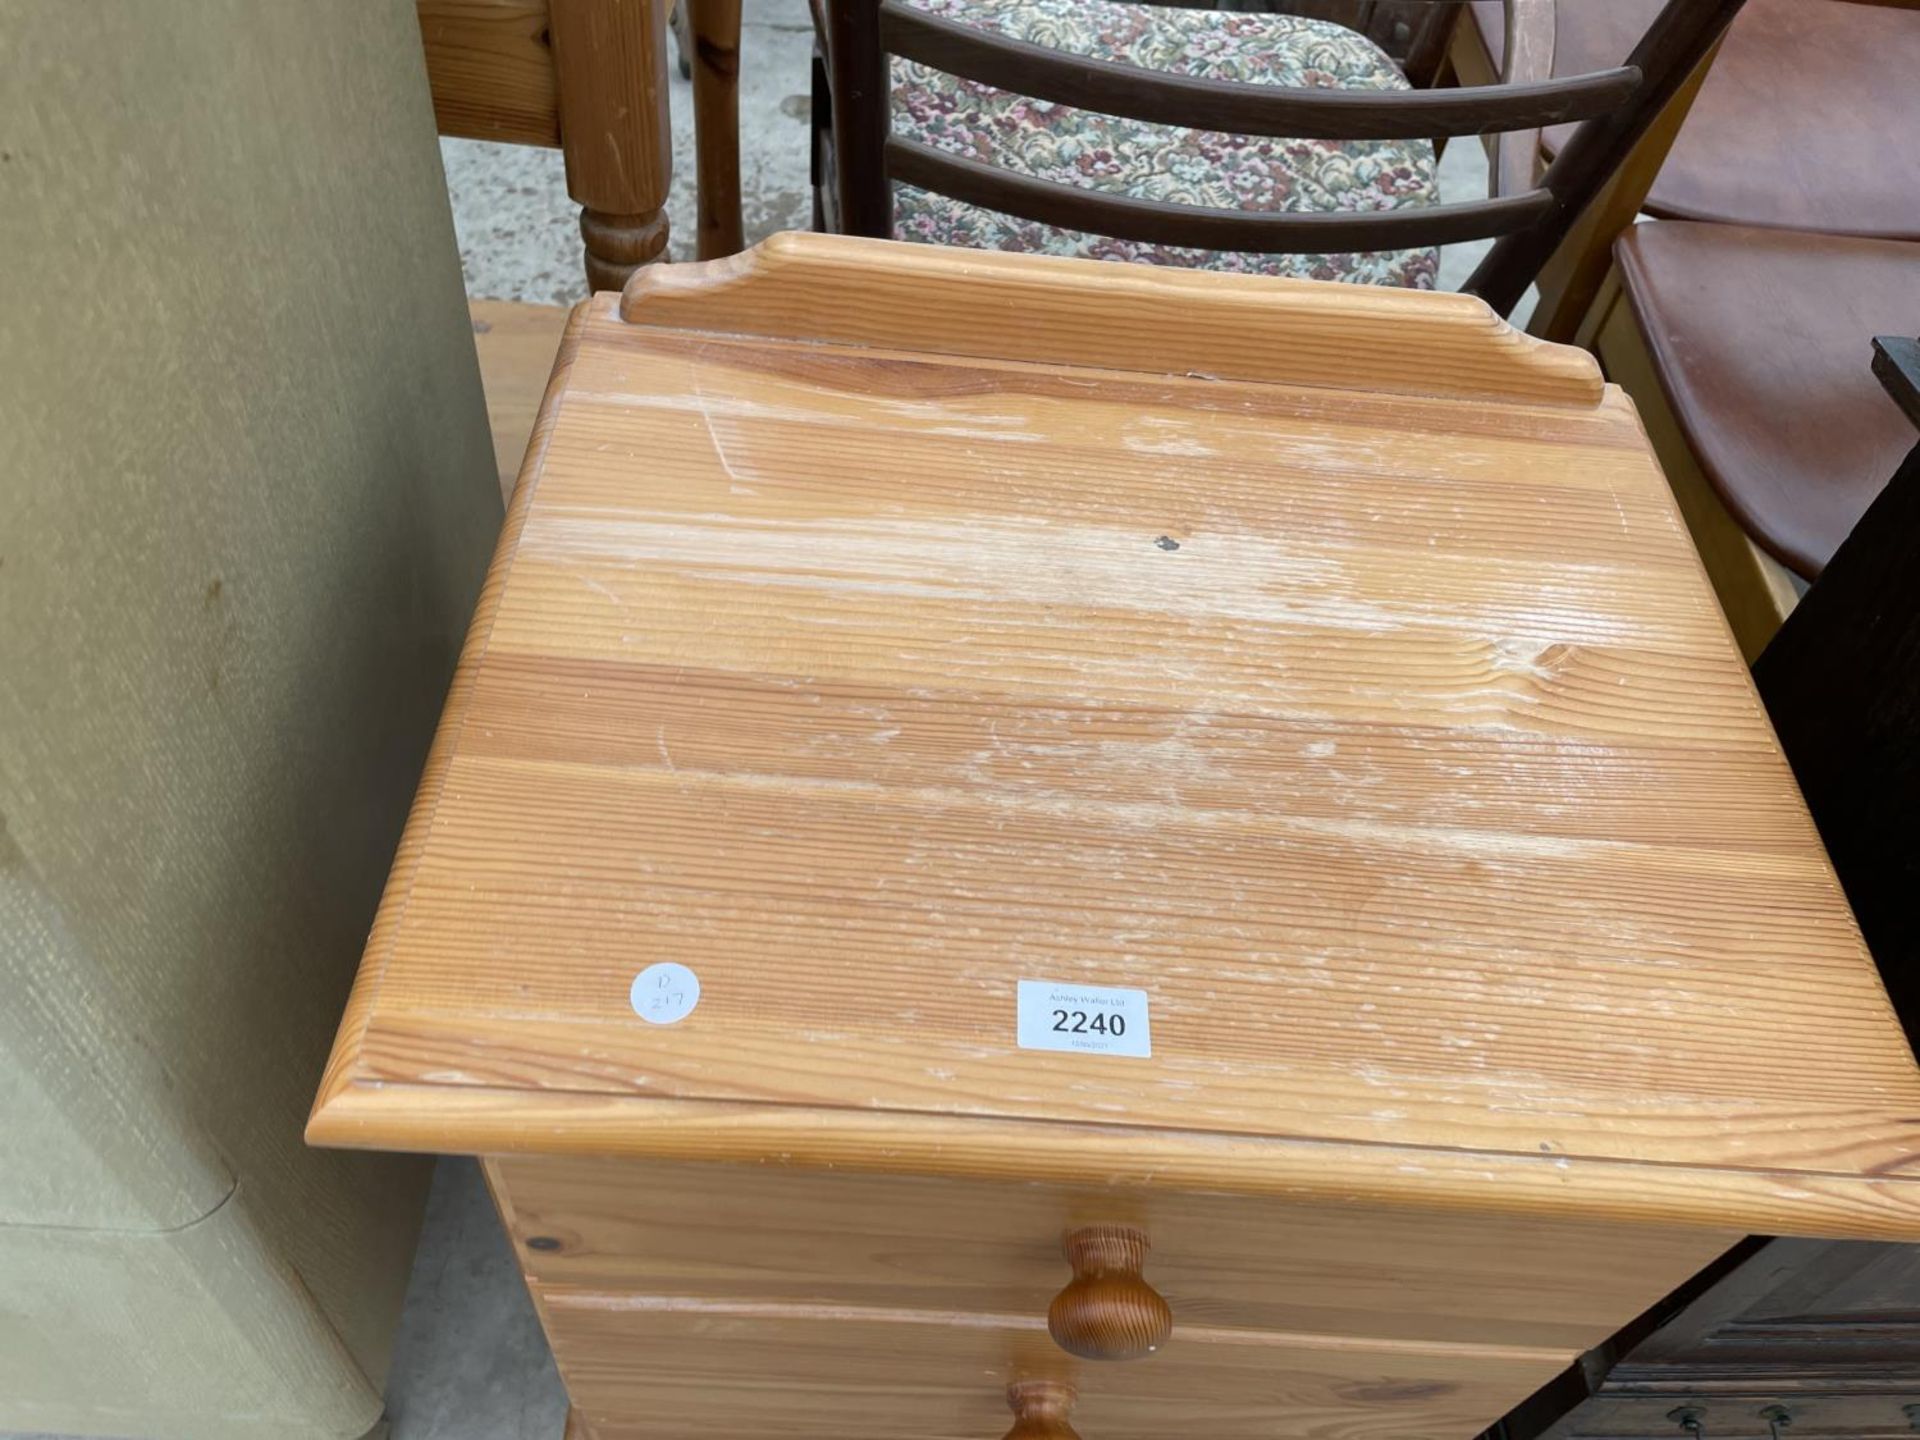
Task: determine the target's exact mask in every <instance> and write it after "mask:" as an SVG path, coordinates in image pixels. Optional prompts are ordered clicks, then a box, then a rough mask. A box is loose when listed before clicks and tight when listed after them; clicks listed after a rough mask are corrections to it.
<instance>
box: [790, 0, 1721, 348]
mask: <svg viewBox="0 0 1920 1440" xmlns="http://www.w3.org/2000/svg"><path fill="white" fill-rule="evenodd" d="M1595 3H1602V4H1604V3H1607V0H1595ZM1743 3H1744V0H1667V4H1666V5H1665V7H1664V9H1663V10H1662V11H1661V13H1660V15H1659V17H1658V19H1657V20H1656V21H1655V22H1654V24H1653V25H1652V27H1651V28H1650V29H1649V30H1648V31H1647V33H1646V35H1645V36H1644V37H1643V38H1642V40H1641V41H1640V43H1639V45H1637V46H1636V47H1635V48H1634V51H1633V53H1632V55H1630V56H1629V57H1628V59H1627V61H1626V63H1625V64H1623V65H1619V66H1615V67H1614V68H1612V69H1609V70H1601V71H1596V72H1594V73H1592V74H1587V75H1577V76H1569V77H1564V78H1560V79H1555V78H1552V61H1553V44H1552V23H1553V0H1506V4H1507V9H1508V20H1509V29H1510V33H1512V34H1514V35H1516V36H1518V37H1520V38H1519V40H1518V41H1517V43H1515V44H1512V45H1509V46H1508V49H1507V63H1506V67H1505V77H1504V79H1503V82H1502V83H1501V84H1498V85H1484V86H1465V87H1460V88H1454V89H1446V90H1395V91H1374V90H1338V89H1330V88H1316V87H1297V88H1295V87H1284V86H1274V85H1259V84H1245V83H1237V82H1230V81H1221V80H1209V79H1200V78H1195V77H1192V76H1183V75H1173V74H1167V73H1164V72H1160V71H1153V70H1145V69H1142V68H1140V67H1138V66H1134V65H1126V64H1120V63H1117V62H1113V61H1108V60H1102V59H1097V58H1092V57H1089V56H1084V55H1068V54H1063V53H1061V52H1059V51H1055V50H1051V49H1048V48H1047V47H1045V46H1040V45H1034V44H1029V43H1027V42H1025V41H1020V40H1013V39H1009V38H1006V37H1004V36H999V35H993V34H990V33H988V32H986V31H984V30H981V29H978V28H975V27H973V26H969V25H964V24H959V23H956V22H954V21H951V20H948V19H946V18H944V17H941V16H937V15H933V14H930V13H928V12H926V11H924V10H920V9H917V8H915V7H914V6H913V5H912V4H911V3H910V0H825V4H824V15H825V21H826V27H825V28H826V36H825V42H826V72H827V73H826V78H827V82H828V83H827V91H828V94H829V96H830V97H831V117H830V126H831V135H832V146H831V155H830V157H828V158H830V161H831V164H832V168H833V171H834V178H833V199H834V201H835V202H836V206H837V210H838V214H837V215H836V216H835V217H833V218H834V219H835V220H836V222H837V228H839V229H842V230H844V231H846V232H847V233H849V234H854V235H873V236H883V237H884V236H887V235H890V234H891V233H892V229H893V191H892V184H893V182H894V181H896V180H898V181H901V182H904V183H906V184H910V185H915V186H918V187H920V188H921V189H924V190H931V191H935V192H937V193H940V194H943V195H948V196H952V197H953V198H955V199H958V200H961V201H964V202H966V203H968V204H971V205H977V206H981V207H983V208H987V209H992V210H997V211H1000V212H1002V213H1005V214H1010V215H1017V216H1020V217H1022V218H1024V219H1028V220H1034V221H1039V222H1041V223H1044V224H1049V225H1056V226H1060V227H1062V228H1066V229H1072V230H1083V231H1090V232H1093V233H1095V234H1100V235H1107V236H1112V237H1115V238H1118V239H1123V240H1133V241H1139V242H1142V243H1146V244H1159V245H1178V246H1191V247H1195V248H1199V249H1206V250H1226V251H1245V252H1252V253H1258V254H1325V253H1330V252H1339V251H1365V250H1400V249H1408V248H1413V247H1418V246H1426V245H1445V244H1451V243H1453V242H1455V241H1460V240H1477V239H1485V238H1489V237H1497V238H1496V239H1495V244H1494V246H1493V249H1492V251H1491V252H1490V253H1489V254H1488V256H1487V257H1486V259H1485V261H1484V262H1483V263H1482V264H1481V265H1480V266H1479V268H1478V269H1477V270H1476V271H1475V272H1474V274H1473V276H1472V278H1471V279H1470V280H1469V281H1468V283H1467V286H1466V289H1467V290H1468V291H1470V292H1471V293H1474V294H1477V295H1480V296H1481V297H1483V298H1484V299H1485V300H1486V301H1487V302H1488V303H1489V304H1490V305H1492V306H1493V307H1494V308H1495V309H1496V310H1498V311H1499V312H1500V313H1501V314H1503V315H1504V314H1507V313H1508V312H1509V311H1511V310H1512V308H1513V306H1514V304H1515V303H1516V302H1517V301H1518V300H1519V299H1520V297H1521V296H1522V295H1523V294H1524V293H1525V292H1526V288H1527V286H1528V285H1529V284H1531V283H1532V281H1533V278H1534V275H1535V274H1536V273H1537V272H1538V271H1539V269H1540V267H1541V266H1542V265H1543V264H1544V263H1545V262H1546V260H1547V259H1548V258H1549V257H1550V256H1551V255H1552V254H1553V252H1554V250H1555V249H1556V248H1557V247H1558V245H1559V244H1560V242H1561V240H1563V239H1564V238H1565V237H1566V235H1567V233H1568V231H1569V230H1570V229H1571V228H1572V225H1573V222H1574V221H1575V220H1576V219H1577V218H1578V217H1579V214H1580V212H1581V211H1582V210H1584V209H1585V208H1586V207H1587V205H1588V204H1589V203H1590V202H1591V201H1592V200H1593V199H1594V198H1595V197H1596V196H1597V195H1598V194H1599V193H1600V191H1601V189H1602V188H1603V187H1604V186H1605V185H1606V183H1607V181H1608V179H1609V178H1610V177H1611V176H1612V175H1613V173H1614V171H1615V170H1616V169H1617V168H1618V167H1619V165H1620V164H1621V162H1622V161H1623V160H1624V159H1625V158H1626V156H1627V154H1628V153H1629V151H1630V150H1631V149H1632V147H1633V145H1634V142H1635V141H1637V140H1638V139H1639V138H1640V136H1641V135H1642V134H1643V133H1644V132H1645V131H1646V129H1647V128H1648V127H1649V126H1650V125H1651V124H1652V123H1653V121H1654V119H1655V117H1656V116H1658V114H1659V113H1660V111H1661V109H1662V107H1663V106H1665V104H1666V103H1667V101H1668V100H1669V99H1671V98H1672V97H1673V95H1674V93H1675V92H1676V91H1677V90H1678V89H1679V88H1680V86H1681V85H1682V84H1683V83H1684V82H1685V80H1686V79H1687V77H1688V75H1690V74H1691V73H1692V72H1693V70H1694V68H1695V67H1696V66H1698V65H1699V64H1700V63H1701V62H1702V61H1703V60H1704V59H1705V58H1706V57H1707V55H1708V54H1709V52H1710V51H1711V50H1712V48H1713V46H1714V45H1715V43H1717V41H1718V40H1719V38H1720V35H1721V34H1722V32H1724V31H1725V29H1726V27H1727V25H1728V24H1729V23H1730V22H1731V21H1732V19H1733V17H1734V15H1735V13H1737V12H1738V11H1739V9H1740V7H1741V5H1742V4H1743ZM896 55H897V56H900V57H901V58H903V59H907V60H914V61H918V62H920V63H922V64H924V65H928V66H931V67H932V68H934V69H936V70H940V71H943V72H945V73H947V74H950V75H955V76H958V77H960V78H962V79H966V80H973V81H977V82H979V83H981V84H985V85H991V86H994V87H995V88H997V89H1001V90H1006V91H1011V92H1013V93H1015V94H1019V95H1025V96H1028V97H1030V98H1033V99H1038V100H1046V101H1050V102H1052V103H1055V104H1061V105H1072V106H1075V107H1077V108H1080V109H1083V110H1091V111H1097V112H1099V113H1102V114H1106V115H1115V116H1120V117H1123V118H1126V119H1131V120H1139V121H1145V122H1147V123H1150V124H1158V125H1168V126H1176V127H1181V128H1185V129H1194V130H1216V131H1225V132H1228V133H1232V134H1239V135H1260V136H1275V137H1282V138H1287V139H1304V140H1312V139H1326V140H1392V139H1418V138H1429V139H1431V138H1442V137H1451V136H1464V135H1475V136H1478V135H1490V134H1500V135H1502V136H1509V135H1511V136H1512V137H1513V138H1512V141H1511V143H1508V142H1506V141H1503V143H1502V146H1501V158H1500V159H1499V161H1498V162H1497V167H1498V168H1499V169H1500V171H1501V173H1502V176H1503V180H1504V181H1514V180H1515V177H1518V176H1520V175H1522V173H1523V172H1522V166H1524V167H1525V170H1524V183H1503V184H1501V185H1500V186H1498V187H1496V192H1495V194H1494V195H1493V196H1492V197H1491V198H1488V199H1484V200H1473V201H1463V202H1459V203H1455V204H1442V205H1428V206H1418V207H1408V208H1403V209H1398V210H1385V211H1374V212H1359V213H1356V212H1348V211H1339V212H1321V213H1285V214H1276V213H1269V212H1259V211H1243V210H1230V209H1218V208H1209V207H1201V206H1189V205H1177V204H1169V203H1165V202H1161V201H1151V200H1138V199H1130V198H1124V197H1120V196H1114V195H1104V194H1100V193H1097V192H1094V191H1090V190H1084V189H1081V188H1079V187H1077V186H1071V185H1061V184H1056V183H1053V182H1050V181H1043V180H1036V179H1033V178H1031V177H1028V176H1024V175H1018V174H1014V173H1012V172H1010V171H1007V170H1003V169H998V168H996V167H993V166H989V165H983V164H981V163H979V162H977V161H973V160H968V159H965V158H962V157H959V156H954V155H949V154H945V153H943V152H941V151H938V150H935V149H933V148H931V147H930V146H926V145H922V144H920V143H919V142H917V141H914V140H911V139H907V138H905V137H902V136H898V135H895V134H893V133H892V125H891V114H890V103H889V102H890V97H891V88H892V87H891V73H890V72H891V67H890V59H891V57H893V56H896ZM1569 122H1581V123H1580V128H1579V129H1578V130H1577V131H1576V132H1575V134H1574V136H1573V138H1572V140H1571V141H1570V142H1569V143H1568V144H1567V145H1566V146H1565V147H1564V148H1563V149H1562V150H1561V152H1560V154H1559V156H1558V157H1557V158H1556V159H1555V161H1554V163H1553V164H1552V165H1551V166H1550V167H1549V168H1548V169H1547V171H1546V172H1545V174H1544V175H1542V176H1540V177H1539V179H1538V180H1537V181H1535V180H1534V178H1533V176H1532V173H1531V170H1532V164H1533V156H1534V155H1535V154H1536V153H1537V150H1538V134H1539V131H1540V130H1541V129H1542V128H1544V127H1546V126H1549V125H1561V124H1566V123H1569Z"/></svg>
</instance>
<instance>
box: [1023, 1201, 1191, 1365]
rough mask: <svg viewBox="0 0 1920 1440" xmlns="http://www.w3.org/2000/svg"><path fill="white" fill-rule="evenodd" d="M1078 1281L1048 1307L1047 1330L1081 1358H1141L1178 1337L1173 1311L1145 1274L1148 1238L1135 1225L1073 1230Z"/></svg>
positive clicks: (1070, 1256) (1069, 1251)
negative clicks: (1174, 1333)
mask: <svg viewBox="0 0 1920 1440" xmlns="http://www.w3.org/2000/svg"><path fill="white" fill-rule="evenodd" d="M1063 1248H1064V1249H1065V1251H1066V1255H1067V1263H1068V1264H1069V1265H1071V1266H1073V1279H1072V1280H1071V1281H1069V1282H1068V1283H1067V1288H1066V1289H1064V1290H1062V1291H1061V1292H1060V1293H1059V1294H1058V1295H1056V1296H1054V1297H1053V1304H1051V1305H1049V1306H1048V1307H1047V1332H1048V1333H1049V1334H1050V1335H1052V1336H1053V1339H1054V1343H1055V1344H1057V1345H1059V1347H1060V1348H1061V1349H1062V1350H1065V1351H1066V1352H1067V1353H1068V1354H1069V1355H1078V1356H1079V1357H1080V1358H1081V1359H1082V1360H1137V1359H1139V1358H1140V1357H1141V1356H1142V1355H1151V1354H1152V1353H1153V1352H1154V1351H1156V1350H1158V1349H1159V1348H1160V1347H1161V1346H1162V1345H1164V1344H1166V1343H1167V1337H1168V1336H1170V1335H1172V1334H1173V1311H1172V1309H1171V1308H1170V1307H1169V1306H1168V1305H1167V1302H1166V1300H1165V1299H1163V1298H1162V1297H1161V1294H1160V1292H1159V1291H1158V1290H1155V1289H1154V1288H1153V1286H1151V1285H1149V1284H1148V1283H1147V1282H1146V1281H1145V1280H1143V1279H1142V1278H1141V1276H1140V1267H1141V1266H1143V1265H1144V1264H1146V1261H1147V1237H1146V1235H1145V1233H1144V1232H1142V1231H1139V1230H1136V1229H1134V1228H1133V1227H1132V1226H1131V1225H1089V1226H1087V1227H1086V1228H1085V1229H1083V1230H1074V1231H1070V1232H1069V1233H1068V1235H1067V1239H1066V1244H1065V1246H1064V1247H1063Z"/></svg>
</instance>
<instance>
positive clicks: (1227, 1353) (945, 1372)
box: [541, 1290, 1555, 1440]
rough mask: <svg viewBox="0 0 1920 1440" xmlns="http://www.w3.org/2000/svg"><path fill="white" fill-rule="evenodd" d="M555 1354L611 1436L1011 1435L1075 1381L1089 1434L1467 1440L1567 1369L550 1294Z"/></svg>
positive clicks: (600, 1434) (1418, 1351)
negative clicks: (1080, 1344) (1032, 1381)
mask: <svg viewBox="0 0 1920 1440" xmlns="http://www.w3.org/2000/svg"><path fill="white" fill-rule="evenodd" d="M541 1298H542V1301H543V1306H542V1308H543V1310H544V1311H545V1314H546V1317H547V1327H548V1334H549V1336H550V1338H551V1339H552V1341H553V1349H554V1357H555V1359H556V1360H558V1362H559V1365H560V1371H561V1373H562V1375H563V1376H564V1377H565V1378H566V1382H567V1389H568V1392H569V1394H570V1395H571V1397H572V1399H573V1404H574V1407H575V1409H576V1410H577V1411H578V1412H579V1413H580V1415H581V1416H582V1417H583V1418H584V1419H585V1420H586V1422H587V1425H588V1427H589V1429H590V1430H591V1431H592V1433H593V1435H594V1436H595V1437H596V1440H628V1437H629V1436H631V1437H634V1440H638V1437H641V1436H646V1437H648V1440H658V1437H660V1436H664V1435H700V1436H704V1437H714V1440H731V1437H739V1440H767V1437H773V1436H790V1437H812V1436H818V1437H821V1440H845V1436H846V1435H847V1434H848V1433H849V1432H857V1433H860V1434H863V1435H867V1434H870V1435H874V1436H884V1437H887V1440H999V1437H1000V1436H1002V1435H1004V1434H1005V1433H1006V1431H1007V1428H1008V1425H1009V1424H1010V1423H1011V1416H1010V1415H1009V1414H1008V1412H1007V1408H1006V1400H1005V1392H1006V1386H1007V1384H1008V1382H1009V1381H1011V1380H1015V1379H1029V1378H1036V1377H1037V1378H1046V1379H1054V1380H1063V1381H1067V1382H1068V1383H1070V1384H1072V1385H1073V1386H1074V1388H1075V1390H1076V1391H1077V1392H1078V1399H1077V1402H1076V1404H1075V1407H1074V1411H1073V1417H1072V1418H1073V1425H1074V1428H1075V1429H1076V1430H1078V1431H1079V1433H1080V1434H1081V1435H1082V1436H1083V1437H1084V1440H1167V1437H1168V1436H1169V1435H1177V1434H1179V1433H1180V1428H1181V1426H1182V1425H1191V1424H1195V1423H1198V1424H1201V1425H1204V1426H1205V1427H1206V1430H1207V1433H1208V1434H1209V1435H1215V1436H1228V1437H1231V1436H1246V1437H1249V1440H1252V1437H1260V1440H1288V1437H1303V1440H1305V1437H1312V1440H1402V1437H1404V1440H1452V1437H1458V1440H1467V1437H1470V1436H1472V1435H1474V1434H1476V1433H1477V1432H1478V1431H1480V1430H1481V1429H1483V1428H1484V1427H1486V1426H1487V1425H1490V1424H1491V1423H1492V1422H1493V1421H1495V1420H1496V1419H1498V1418H1499V1417H1500V1416H1501V1415H1502V1414H1504V1413H1505V1412H1506V1411H1507V1410H1508V1409H1509V1408H1511V1407H1512V1406H1513V1405H1514V1404H1515V1403H1516V1402H1518V1401H1519V1400H1521V1399H1523V1398H1524V1397H1526V1396H1527V1395H1528V1394H1530V1393H1532V1391H1533V1390H1535V1389H1536V1388H1538V1386H1540V1385H1541V1384H1542V1383H1544V1382H1545V1381H1546V1380H1548V1379H1550V1378H1552V1376H1553V1374H1554V1373H1555V1371H1554V1370H1553V1368H1552V1366H1551V1365H1549V1364H1545V1363H1543V1362H1542V1361H1541V1359H1540V1358H1539V1357H1538V1356H1537V1355H1529V1354H1526V1353H1524V1352H1522V1353H1520V1354H1518V1355H1515V1354H1512V1353H1509V1352H1501V1351H1495V1350H1477V1349H1474V1348H1472V1347H1470V1346H1438V1345H1436V1346H1427V1347H1409V1346H1399V1345H1384V1344H1366V1343H1363V1342H1352V1341H1349V1342H1343V1343H1331V1342H1319V1343H1315V1342H1313V1341H1312V1340H1310V1339H1305V1338H1303V1337H1293V1338H1292V1339H1290V1340H1283V1339H1280V1338H1277V1337H1276V1338H1272V1339H1262V1338H1260V1337H1253V1338H1251V1339H1243V1340H1241V1341H1238V1342H1230V1343H1229V1342H1217V1341H1195V1340H1181V1339H1180V1338H1179V1337H1177V1336H1176V1337H1175V1339H1174V1341H1173V1343H1172V1344H1170V1345H1169V1346H1168V1347H1167V1348H1166V1349H1165V1350H1164V1351H1162V1352H1161V1353H1159V1354H1157V1355H1154V1356H1152V1357H1150V1358H1148V1359H1146V1360H1141V1361H1135V1362H1131V1363H1128V1364H1115V1365H1090V1364H1080V1365H1076V1364H1075V1363H1074V1362H1072V1361H1070V1360H1068V1359H1067V1357H1066V1356H1064V1355H1062V1354H1061V1353H1060V1352H1059V1351H1058V1350H1056V1349H1054V1348H1053V1346H1052V1345H1051V1344H1050V1343H1049V1342H1048V1340H1047V1336H1046V1332H1045V1330H1044V1329H1042V1328H1040V1327H1039V1326H1037V1325H1022V1324H1020V1323H1019V1322H1018V1321H1017V1319H1015V1318H1013V1317H1007V1318H1004V1319H1000V1318H994V1317H976V1318H974V1319H973V1320H971V1321H969V1322H967V1323H962V1324H955V1323H952V1321H953V1317H952V1316H950V1315H937V1314H931V1313H927V1312H916V1311H889V1312H865V1313H864V1314H863V1313H862V1312H859V1311H855V1310H851V1309H848V1310H835V1309H832V1308H831V1307H805V1306H791V1307H771V1308H762V1307H752V1306H745V1305H729V1304H727V1303H726V1302H712V1301H708V1302H699V1301H682V1302H662V1301H647V1300H641V1299H625V1298H620V1297H612V1296H593V1295H580V1294H578V1293H563V1292H555V1291H552V1290H549V1291H546V1292H544V1293H543V1294H542V1297H541Z"/></svg>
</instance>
